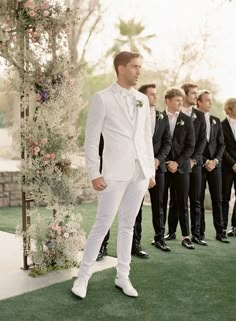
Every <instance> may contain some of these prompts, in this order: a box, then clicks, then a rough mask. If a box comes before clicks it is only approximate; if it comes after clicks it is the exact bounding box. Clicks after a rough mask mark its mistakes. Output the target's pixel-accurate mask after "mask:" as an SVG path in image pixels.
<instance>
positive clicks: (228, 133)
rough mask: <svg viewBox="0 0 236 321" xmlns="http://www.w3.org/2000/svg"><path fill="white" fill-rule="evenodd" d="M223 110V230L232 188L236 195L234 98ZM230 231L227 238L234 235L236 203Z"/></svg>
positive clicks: (229, 100) (230, 99)
mask: <svg viewBox="0 0 236 321" xmlns="http://www.w3.org/2000/svg"><path fill="white" fill-rule="evenodd" d="M224 110H225V113H226V115H227V117H226V118H225V119H224V120H223V121H222V127H223V133H224V140H225V151H224V154H223V158H222V183H223V184H222V185H223V191H222V198H223V201H222V210H223V219H224V230H226V229H227V226H228V214H229V201H230V196H231V190H232V186H233V184H234V191H235V194H236V98H229V99H227V100H226V102H225V105H224ZM231 226H232V228H231V230H230V231H229V232H228V235H229V236H233V235H236V203H235V204H234V210H233V213H232V219H231Z"/></svg>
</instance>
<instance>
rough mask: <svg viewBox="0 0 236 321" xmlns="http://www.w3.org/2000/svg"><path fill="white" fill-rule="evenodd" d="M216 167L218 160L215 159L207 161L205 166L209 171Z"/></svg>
mask: <svg viewBox="0 0 236 321" xmlns="http://www.w3.org/2000/svg"><path fill="white" fill-rule="evenodd" d="M215 167H216V161H215V160H214V159H212V160H207V161H206V163H205V168H206V169H207V170H208V172H211V171H212V170H213V169H215Z"/></svg>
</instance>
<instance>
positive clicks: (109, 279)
mask: <svg viewBox="0 0 236 321" xmlns="http://www.w3.org/2000/svg"><path fill="white" fill-rule="evenodd" d="M4 211H5V210H0V229H2V226H3V225H2V217H4V216H5V215H9V217H8V222H6V221H5V223H4V226H8V227H9V226H12V224H13V225H14V211H12V212H9V210H8V211H7V212H5V214H3V212H4ZM17 211H18V212H19V209H18V210H17V209H15V216H17V215H18V214H16V213H17ZM79 211H80V212H81V213H82V215H83V227H84V229H85V230H86V231H88V230H89V229H90V228H91V225H92V223H93V221H94V217H95V211H96V204H88V205H81V206H79ZM45 215H48V213H46V214H45ZM5 220H6V218H5ZM206 222H207V233H206V235H207V240H208V244H209V246H208V247H202V246H197V245H196V249H195V250H188V249H186V248H184V247H183V246H181V244H180V243H181V238H180V234H179V231H178V234H177V239H176V240H174V241H169V242H168V244H169V245H170V247H171V250H172V251H171V252H170V253H164V252H161V251H160V250H158V249H156V248H155V247H153V246H152V245H151V244H150V243H151V240H152V238H153V228H152V224H151V210H150V207H144V210H143V238H142V244H143V247H144V248H145V250H146V251H147V252H148V253H149V256H150V258H149V259H139V258H136V257H133V258H132V264H131V280H132V282H133V284H134V285H135V287H136V288H137V290H138V292H139V297H138V298H129V297H126V296H125V295H124V294H123V293H122V292H121V291H120V290H118V289H117V288H115V286H114V277H115V269H114V268H113V269H109V270H105V271H103V272H99V273H95V274H94V275H93V276H92V278H91V280H90V282H89V287H88V294H87V297H86V298H85V299H84V300H80V299H78V298H77V297H75V296H74V295H73V294H72V293H71V292H70V289H71V286H72V284H73V280H69V281H66V282H62V283H58V284H55V285H52V286H49V287H47V288H43V289H40V290H36V291H33V292H29V293H26V294H23V295H20V296H17V297H14V298H10V299H7V300H2V301H0V320H1V321H13V320H14V321H15V320H17V321H56V320H57V321H100V320H101V321H116V320H117V321H118V320H119V321H123V320H124V321H172V320H173V321H184V320H188V321H235V320H236V307H235V298H236V273H235V271H236V251H235V249H236V238H230V240H231V243H230V244H229V245H228V244H223V243H220V242H219V241H216V240H215V231H214V228H213V224H212V216H211V214H210V212H208V215H206ZM108 252H109V254H111V255H116V221H115V223H114V224H113V227H112V230H111V238H110V241H109V247H108Z"/></svg>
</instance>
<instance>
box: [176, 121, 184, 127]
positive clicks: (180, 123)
mask: <svg viewBox="0 0 236 321" xmlns="http://www.w3.org/2000/svg"><path fill="white" fill-rule="evenodd" d="M176 125H179V126H184V121H183V119H180V121H179V122H178V123H177V124H176Z"/></svg>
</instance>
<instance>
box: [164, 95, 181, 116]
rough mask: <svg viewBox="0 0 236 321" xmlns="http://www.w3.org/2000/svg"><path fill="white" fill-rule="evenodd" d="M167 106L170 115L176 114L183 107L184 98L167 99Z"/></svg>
mask: <svg viewBox="0 0 236 321" xmlns="http://www.w3.org/2000/svg"><path fill="white" fill-rule="evenodd" d="M166 105H167V107H168V111H169V112H170V113H175V112H177V111H180V109H181V107H182V106H183V98H182V97H180V96H175V97H173V98H167V99H166Z"/></svg>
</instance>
